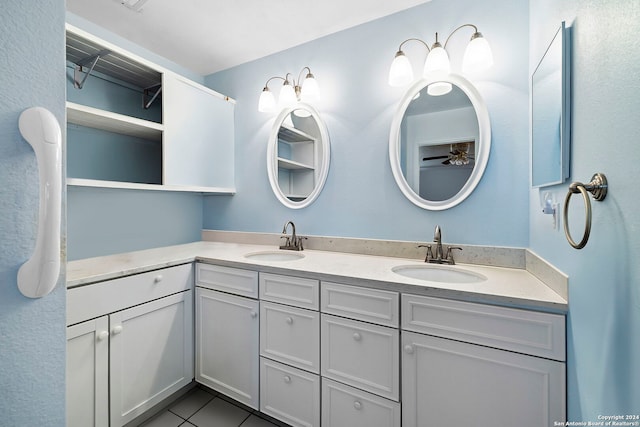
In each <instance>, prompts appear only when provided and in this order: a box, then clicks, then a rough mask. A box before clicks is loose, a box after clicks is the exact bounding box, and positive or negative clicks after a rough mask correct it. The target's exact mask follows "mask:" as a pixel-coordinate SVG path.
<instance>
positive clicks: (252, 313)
mask: <svg viewBox="0 0 640 427" xmlns="http://www.w3.org/2000/svg"><path fill="white" fill-rule="evenodd" d="M250 316H251V317H252V318H254V319H255V318H256V317H258V313H256V312H255V311H252V312H251V313H250Z"/></svg>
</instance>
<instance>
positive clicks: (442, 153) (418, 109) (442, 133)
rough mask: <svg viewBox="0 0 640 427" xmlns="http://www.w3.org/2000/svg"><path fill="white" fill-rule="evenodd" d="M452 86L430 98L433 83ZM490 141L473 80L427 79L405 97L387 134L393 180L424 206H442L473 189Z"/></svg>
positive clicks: (458, 200) (453, 203) (459, 199)
mask: <svg viewBox="0 0 640 427" xmlns="http://www.w3.org/2000/svg"><path fill="white" fill-rule="evenodd" d="M442 83H449V84H451V85H452V90H451V91H450V92H448V93H446V94H444V95H440V96H431V95H429V94H428V93H427V92H428V89H429V87H430V85H433V84H442ZM490 145H491V129H490V123H489V115H488V112H487V109H486V106H485V105H484V102H483V101H482V98H481V97H480V94H479V93H478V91H477V90H476V88H475V87H474V86H473V85H472V83H471V82H469V81H468V80H466V79H465V78H463V77H461V76H458V75H442V76H439V77H437V76H436V77H434V78H425V79H423V80H422V81H419V82H417V83H416V84H415V85H414V86H412V87H411V88H410V89H409V90H408V91H407V93H406V94H405V96H404V97H403V99H402V101H401V103H400V106H399V108H398V110H397V112H396V115H395V117H394V121H393V124H392V126H391V133H390V136H389V158H390V161H391V169H392V171H393V175H394V178H395V179H396V182H397V184H398V186H399V187H400V189H401V190H402V192H403V193H404V194H405V196H407V198H408V199H409V200H410V201H411V202H413V203H414V204H416V205H417V206H420V207H422V208H424V209H430V210H443V209H448V208H451V207H453V206H456V205H457V204H459V203H461V202H462V201H463V200H464V199H465V198H467V197H468V196H469V194H471V192H472V191H473V190H474V188H475V187H476V185H477V184H478V182H479V181H480V178H481V177H482V174H483V173H484V169H485V167H486V164H487V161H488V158H489V150H490Z"/></svg>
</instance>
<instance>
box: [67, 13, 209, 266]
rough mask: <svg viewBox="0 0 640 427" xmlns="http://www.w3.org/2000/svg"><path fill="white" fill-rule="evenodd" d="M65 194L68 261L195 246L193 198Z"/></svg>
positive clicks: (77, 22) (132, 48)
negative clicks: (185, 245)
mask: <svg viewBox="0 0 640 427" xmlns="http://www.w3.org/2000/svg"><path fill="white" fill-rule="evenodd" d="M67 21H68V22H69V23H70V24H72V25H74V26H76V27H78V28H81V29H83V30H85V31H87V32H89V33H91V34H94V35H96V36H98V37H100V38H102V39H103V40H106V41H109V42H111V43H114V44H117V45H118V46H121V47H122V48H124V49H126V50H128V51H129V52H131V53H134V54H136V55H139V56H141V57H143V58H145V59H148V60H150V61H153V62H154V63H156V64H158V65H160V66H163V67H165V68H167V69H170V70H171V71H174V72H176V73H179V74H182V75H184V76H185V77H187V78H190V79H191V80H194V81H196V82H198V83H202V82H203V78H202V76H199V75H197V74H195V73H193V72H191V71H189V70H187V69H185V68H183V67H181V66H180V65H178V64H175V63H173V62H170V61H168V60H167V59H165V58H163V57H161V56H158V55H156V54H154V53H153V52H150V51H148V50H146V49H144V48H142V47H140V46H138V45H135V44H133V43H131V42H130V41H128V40H126V39H124V38H122V37H119V36H117V35H116V34H113V33H111V32H109V31H107V30H105V29H104V28H101V27H99V26H97V25H95V24H92V23H91V22H89V21H86V20H84V19H82V18H80V17H78V16H76V15H73V14H71V13H68V14H67ZM93 83H96V82H95V81H88V82H87V89H89V90H88V91H87V92H86V93H90V91H91V88H90V87H88V86H90V85H91V84H93ZM97 83H100V82H99V81H98V82H97ZM69 90H75V89H72V88H69ZM83 90H84V89H83ZM71 95H74V96H73V97H72V96H71ZM78 96H86V95H85V94H77V93H75V92H74V93H73V94H70V96H69V98H70V100H75V98H77V97H78ZM81 102H86V101H85V100H82V101H81ZM72 172H73V171H72ZM67 191H68V203H67V209H68V217H69V221H68V222H69V226H68V236H67V239H68V253H67V255H68V258H69V260H75V259H82V258H89V257H95V256H101V255H109V254H115V253H120V252H130V251H135V250H141V249H148V248H153V247H158V246H168V245H175V244H180V243H188V242H193V241H197V240H200V231H201V228H202V196H201V195H199V194H193V193H165V192H160V191H139V190H117V189H100V188H83V187H68V189H67Z"/></svg>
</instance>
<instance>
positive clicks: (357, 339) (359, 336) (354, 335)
mask: <svg viewBox="0 0 640 427" xmlns="http://www.w3.org/2000/svg"><path fill="white" fill-rule="evenodd" d="M353 339H354V341H360V340H361V339H362V335H360V332H354V333H353Z"/></svg>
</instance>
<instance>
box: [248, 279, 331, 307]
mask: <svg viewBox="0 0 640 427" xmlns="http://www.w3.org/2000/svg"><path fill="white" fill-rule="evenodd" d="M318 288H319V282H318V281H317V280H313V279H303V278H301V277H292V276H282V275H279V274H270V273H260V299H262V300H266V301H273V302H279V303H282V304H288V305H295V306H297V307H302V308H309V309H311V310H317V309H318V305H319V304H318V299H319V298H318Z"/></svg>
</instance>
